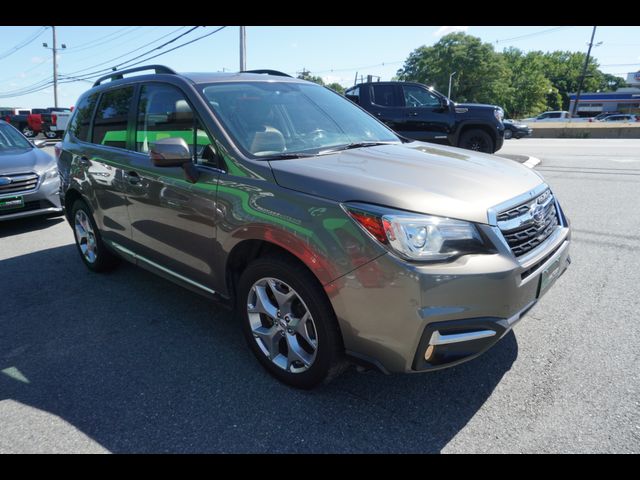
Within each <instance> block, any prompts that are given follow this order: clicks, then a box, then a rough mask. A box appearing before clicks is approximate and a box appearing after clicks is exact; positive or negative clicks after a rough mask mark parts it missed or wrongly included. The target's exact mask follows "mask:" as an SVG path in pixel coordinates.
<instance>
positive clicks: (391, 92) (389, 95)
mask: <svg viewBox="0 0 640 480" xmlns="http://www.w3.org/2000/svg"><path fill="white" fill-rule="evenodd" d="M371 92H372V93H373V103H375V104H376V105H381V106H383V107H400V106H402V103H401V102H400V99H399V98H398V95H397V89H396V86H395V85H372V86H371Z"/></svg>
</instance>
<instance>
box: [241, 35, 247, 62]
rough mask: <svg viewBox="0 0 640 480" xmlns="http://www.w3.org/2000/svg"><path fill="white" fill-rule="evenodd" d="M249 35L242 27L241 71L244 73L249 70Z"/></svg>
mask: <svg viewBox="0 0 640 480" xmlns="http://www.w3.org/2000/svg"><path fill="white" fill-rule="evenodd" d="M246 42H247V35H246V31H245V27H242V26H241V27H240V71H241V72H244V71H245V70H246V69H247V46H246Z"/></svg>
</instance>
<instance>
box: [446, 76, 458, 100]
mask: <svg viewBox="0 0 640 480" xmlns="http://www.w3.org/2000/svg"><path fill="white" fill-rule="evenodd" d="M456 73H458V72H453V73H452V74H451V75H449V92H448V93H447V98H448V99H451V79H452V78H453V76H454V75H455V74H456Z"/></svg>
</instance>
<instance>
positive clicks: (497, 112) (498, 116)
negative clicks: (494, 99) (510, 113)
mask: <svg viewBox="0 0 640 480" xmlns="http://www.w3.org/2000/svg"><path fill="white" fill-rule="evenodd" d="M493 114H494V115H495V117H496V120H498V121H499V122H501V121H502V120H503V119H504V110H502V109H501V108H498V109H496V110H494V111H493Z"/></svg>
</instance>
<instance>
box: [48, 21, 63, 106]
mask: <svg viewBox="0 0 640 480" xmlns="http://www.w3.org/2000/svg"><path fill="white" fill-rule="evenodd" d="M51 31H52V32H53V48H50V47H49V45H47V44H46V43H43V44H42V46H43V47H44V48H49V49H50V50H51V51H52V52H53V106H54V107H55V108H58V58H57V56H58V45H57V43H56V27H54V26H52V27H51ZM62 48H67V46H66V45H65V44H64V43H63V44H62Z"/></svg>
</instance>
